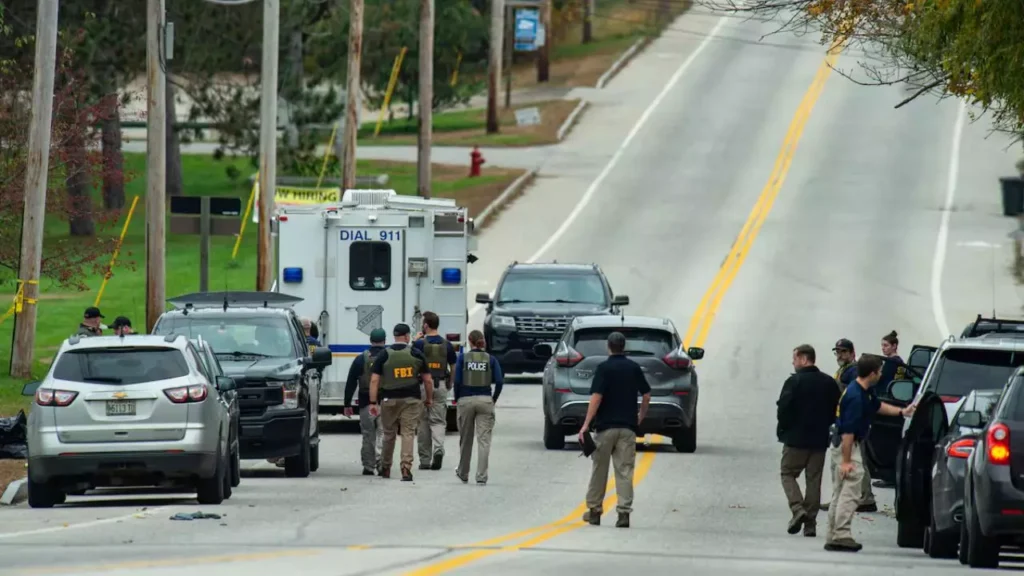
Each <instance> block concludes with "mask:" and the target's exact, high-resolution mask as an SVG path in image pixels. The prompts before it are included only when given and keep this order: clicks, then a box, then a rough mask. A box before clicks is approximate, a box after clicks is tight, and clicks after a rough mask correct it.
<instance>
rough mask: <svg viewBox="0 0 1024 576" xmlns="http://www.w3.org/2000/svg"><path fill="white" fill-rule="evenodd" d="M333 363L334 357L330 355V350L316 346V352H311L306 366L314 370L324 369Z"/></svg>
mask: <svg viewBox="0 0 1024 576" xmlns="http://www.w3.org/2000/svg"><path fill="white" fill-rule="evenodd" d="M333 362H334V355H333V354H331V349H330V348H327V347H324V346H318V347H317V349H316V350H313V356H312V357H311V358H310V360H309V362H308V364H309V365H310V366H313V367H314V368H326V367H328V366H330V365H331V364H332V363H333Z"/></svg>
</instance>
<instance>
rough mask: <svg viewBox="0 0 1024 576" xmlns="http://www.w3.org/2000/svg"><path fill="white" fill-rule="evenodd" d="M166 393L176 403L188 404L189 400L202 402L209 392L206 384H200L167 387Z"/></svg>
mask: <svg viewBox="0 0 1024 576" xmlns="http://www.w3.org/2000/svg"><path fill="white" fill-rule="evenodd" d="M164 395H165V396H167V398H168V399H169V400H170V401H171V402H174V403H175V404H187V403H189V402H202V401H203V400H206V396H207V392H206V386H204V385H202V384H200V385H198V386H179V387H177V388H167V389H166V390H164Z"/></svg>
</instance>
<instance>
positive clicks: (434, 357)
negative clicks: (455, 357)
mask: <svg viewBox="0 0 1024 576" xmlns="http://www.w3.org/2000/svg"><path fill="white" fill-rule="evenodd" d="M423 356H424V357H425V358H426V359H427V368H429V369H430V375H431V376H433V377H434V380H438V381H440V380H444V379H445V378H446V377H447V375H448V370H447V365H448V345H447V343H445V342H440V343H434V342H430V341H428V340H424V341H423Z"/></svg>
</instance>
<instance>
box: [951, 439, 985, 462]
mask: <svg viewBox="0 0 1024 576" xmlns="http://www.w3.org/2000/svg"><path fill="white" fill-rule="evenodd" d="M977 443H978V442H977V440H975V439H974V438H963V439H961V440H957V441H956V442H953V443H952V444H950V445H949V448H947V449H946V455H948V456H949V457H950V458H967V457H969V456H970V455H971V452H974V445H975V444H977Z"/></svg>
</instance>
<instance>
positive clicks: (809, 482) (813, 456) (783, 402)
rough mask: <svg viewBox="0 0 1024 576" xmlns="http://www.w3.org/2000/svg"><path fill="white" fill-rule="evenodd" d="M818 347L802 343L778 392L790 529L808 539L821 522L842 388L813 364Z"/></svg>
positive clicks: (782, 471)
mask: <svg viewBox="0 0 1024 576" xmlns="http://www.w3.org/2000/svg"><path fill="white" fill-rule="evenodd" d="M815 356H816V354H815V352H814V348H813V347H812V346H811V345H810V344H801V345H800V346H797V347H796V348H794V349H793V368H794V369H795V370H796V371H795V372H794V373H793V375H792V376H790V377H789V378H787V379H786V382H785V383H784V384H783V385H782V392H781V393H780V394H779V400H778V402H777V406H778V422H779V423H778V430H777V433H778V437H779V442H782V463H781V465H780V468H781V473H782V490H783V492H785V494H786V499H787V500H788V501H789V509H790V510H791V511H792V512H793V516H792V518H790V520H789V525H788V527H787V528H786V531H787V532H789V533H790V534H796V533H797V532H799V531H800V527H801V525H802V526H803V529H804V536H807V537H814V536H815V535H816V534H817V523H816V518H817V516H818V505H819V504H820V503H821V474H822V472H823V471H824V470H825V452H826V451H827V450H828V432H829V428H830V427H831V426H832V422H834V421H835V410H836V404H838V402H839V390H837V389H836V387H835V384H834V381H833V379H832V378H831V377H830V376H829V375H828V374H826V373H824V372H822V371H821V370H819V369H818V367H817V366H815V365H814V361H815V359H816V358H815ZM801 473H803V474H804V483H805V484H806V486H805V489H806V495H801V494H800V485H799V484H798V483H797V478H799V477H800V474H801Z"/></svg>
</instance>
